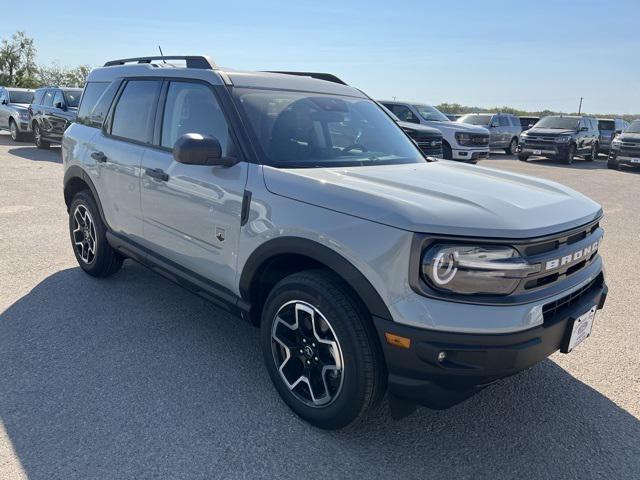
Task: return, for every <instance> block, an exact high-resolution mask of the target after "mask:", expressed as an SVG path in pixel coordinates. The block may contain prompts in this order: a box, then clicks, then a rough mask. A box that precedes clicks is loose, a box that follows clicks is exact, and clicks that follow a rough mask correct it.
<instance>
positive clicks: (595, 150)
mask: <svg viewBox="0 0 640 480" xmlns="http://www.w3.org/2000/svg"><path fill="white" fill-rule="evenodd" d="M597 156H598V145H597V144H595V143H593V144H592V145H591V150H589V154H588V155H585V156H584V159H585V160H586V161H587V162H593V161H594V160H595V159H596V157H597Z"/></svg>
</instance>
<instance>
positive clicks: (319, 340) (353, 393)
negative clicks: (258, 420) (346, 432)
mask: <svg viewBox="0 0 640 480" xmlns="http://www.w3.org/2000/svg"><path fill="white" fill-rule="evenodd" d="M367 315H368V314H367V313H366V312H365V310H364V309H363V308H362V307H361V306H360V304H359V302H358V301H357V299H356V298H354V296H353V295H352V294H351V293H349V287H348V285H347V284H346V283H344V282H343V281H342V280H341V279H340V278H339V277H338V276H336V275H335V274H333V273H331V272H327V271H324V270H308V271H305V272H300V273H295V274H293V275H290V276H288V277H286V278H284V279H283V280H282V281H280V282H279V283H278V284H277V285H276V286H275V287H274V288H273V290H272V291H271V293H270V294H269V297H268V298H267V301H266V303H265V307H264V309H263V312H262V324H261V346H262V352H263V355H264V361H265V364H266V367H267V370H268V372H269V376H270V377H271V380H272V381H273V383H274V385H275V387H276V389H277V390H278V393H279V394H280V396H281V397H282V399H283V400H284V401H285V403H286V404H287V405H288V406H289V408H291V409H292V410H293V411H294V412H295V413H296V414H298V415H299V416H300V417H302V418H303V419H305V420H306V421H308V422H309V423H311V424H313V425H315V426H317V427H320V428H326V429H337V428H342V427H345V426H347V425H349V424H351V423H353V422H355V421H356V420H358V419H360V418H361V417H362V416H364V415H365V413H366V412H367V411H368V410H369V409H370V408H371V407H373V406H374V405H376V404H377V403H378V401H379V400H380V399H381V397H382V394H383V393H384V386H385V378H386V377H385V372H384V362H383V358H382V353H381V351H380V346H379V344H378V343H377V342H378V340H377V338H376V336H375V333H374V332H373V327H371V326H370V325H369V321H368V319H367Z"/></svg>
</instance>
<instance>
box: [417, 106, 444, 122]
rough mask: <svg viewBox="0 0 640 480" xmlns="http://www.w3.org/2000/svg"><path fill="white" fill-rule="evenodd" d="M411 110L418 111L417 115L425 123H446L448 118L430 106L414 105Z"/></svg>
mask: <svg viewBox="0 0 640 480" xmlns="http://www.w3.org/2000/svg"><path fill="white" fill-rule="evenodd" d="M413 108H415V109H416V110H417V111H418V114H419V115H420V116H421V117H422V118H424V119H425V120H427V121H431V122H448V121H449V118H448V117H447V116H446V115H445V114H444V113H442V112H441V111H440V110H438V109H437V108H435V107H432V106H431V105H414V106H413Z"/></svg>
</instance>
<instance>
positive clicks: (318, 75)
mask: <svg viewBox="0 0 640 480" xmlns="http://www.w3.org/2000/svg"><path fill="white" fill-rule="evenodd" d="M267 73H282V74H285V75H297V76H299V77H311V78H316V79H318V80H325V81H327V82H333V83H339V84H341V85H348V84H347V83H346V82H345V81H343V80H341V79H339V78H338V77H336V76H335V75H333V74H332V73H322V72H284V71H276V70H267Z"/></svg>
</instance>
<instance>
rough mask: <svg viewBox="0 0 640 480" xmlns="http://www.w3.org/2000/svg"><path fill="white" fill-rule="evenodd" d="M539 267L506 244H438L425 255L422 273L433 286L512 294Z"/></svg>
mask: <svg viewBox="0 0 640 480" xmlns="http://www.w3.org/2000/svg"><path fill="white" fill-rule="evenodd" d="M539 269H540V266H539V265H531V264H529V263H527V262H526V261H525V260H524V259H523V258H522V257H521V256H520V254H519V253H518V252H517V250H515V249H514V248H511V247H506V246H496V245H452V244H437V245H434V246H432V247H431V248H429V249H428V250H426V252H425V253H424V254H423V256H422V276H423V279H424V280H425V281H426V282H427V283H428V284H429V285H430V286H431V287H432V288H434V289H436V290H440V291H445V292H451V293H460V294H467V295H471V294H488V295H508V294H510V293H512V292H513V291H514V290H515V289H516V287H517V286H518V284H519V283H520V281H521V280H522V279H523V278H525V277H526V276H527V275H528V274H530V273H534V272H537V271H539Z"/></svg>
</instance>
